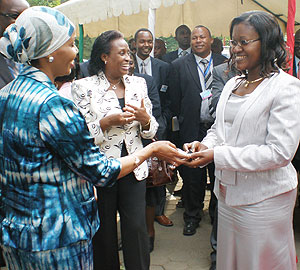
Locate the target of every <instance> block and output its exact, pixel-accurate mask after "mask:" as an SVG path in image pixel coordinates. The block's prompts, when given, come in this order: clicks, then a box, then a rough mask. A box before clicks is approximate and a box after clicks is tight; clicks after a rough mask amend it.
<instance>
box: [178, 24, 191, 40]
mask: <svg viewBox="0 0 300 270" xmlns="http://www.w3.org/2000/svg"><path fill="white" fill-rule="evenodd" d="M183 28H185V29H186V30H188V32H190V33H191V29H190V28H189V27H188V26H187V25H185V24H182V25H179V26H178V27H177V28H176V30H175V37H176V36H177V34H178V32H179V30H180V29H183Z"/></svg>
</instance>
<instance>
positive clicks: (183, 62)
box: [169, 53, 226, 143]
mask: <svg viewBox="0 0 300 270" xmlns="http://www.w3.org/2000/svg"><path fill="white" fill-rule="evenodd" d="M212 57H213V65H214V66H217V65H220V64H222V63H223V62H224V61H225V60H226V57H224V56H223V55H219V54H214V53H212ZM169 87H170V89H169V90H170V96H171V109H172V111H173V113H174V115H175V116H177V118H178V121H179V127H180V130H179V135H180V140H181V143H185V142H191V141H194V140H201V139H202V138H199V136H198V134H199V128H200V110H201V101H202V99H201V97H200V92H202V88H201V84H200V78H199V74H198V70H197V64H196V60H195V56H194V54H189V55H187V56H185V57H180V58H178V59H176V60H175V61H174V62H172V63H171V68H170V79H169ZM204 136H205V135H204Z"/></svg>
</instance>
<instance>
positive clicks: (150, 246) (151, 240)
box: [149, 236, 154, 253]
mask: <svg viewBox="0 0 300 270" xmlns="http://www.w3.org/2000/svg"><path fill="white" fill-rule="evenodd" d="M153 249H154V236H149V251H150V253H151V252H152V251H153Z"/></svg>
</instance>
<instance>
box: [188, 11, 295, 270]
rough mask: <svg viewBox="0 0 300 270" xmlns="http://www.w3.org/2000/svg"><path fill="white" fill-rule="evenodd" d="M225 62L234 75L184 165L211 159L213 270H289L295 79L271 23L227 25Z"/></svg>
mask: <svg viewBox="0 0 300 270" xmlns="http://www.w3.org/2000/svg"><path fill="white" fill-rule="evenodd" d="M230 36H231V39H232V40H231V41H230V43H231V50H232V61H233V62H234V63H235V66H236V68H237V69H238V70H239V71H241V73H242V76H236V77H234V78H232V79H231V80H230V81H229V82H228V83H227V84H226V85H225V87H224V90H223V92H222V94H221V97H220V100H219V103H218V107H217V111H216V121H215V123H214V125H213V126H212V128H211V129H210V130H209V131H208V134H207V136H206V137H205V138H204V139H203V141H202V142H201V143H199V142H194V143H190V144H186V145H185V149H186V150H190V151H194V152H195V153H194V154H193V161H191V162H190V166H193V167H195V166H202V165H205V164H207V163H209V162H211V161H214V163H215V166H216V171H215V174H216V184H215V189H214V192H215V193H216V196H217V197H218V200H219V211H218V218H219V224H218V250H217V269H222V270H235V269H236V270H238V269H243V270H253V269H255V270H266V269H291V270H292V269H293V270H295V269H296V268H297V267H296V254H295V244H294V236H293V228H292V217H293V208H294V203H295V199H296V193H297V191H296V187H297V175H296V171H295V169H294V167H293V166H292V164H291V160H292V158H293V156H294V154H295V152H296V149H297V146H298V143H299V138H300V120H299V117H298V116H299V114H300V90H299V89H300V81H299V80H297V79H296V78H294V77H292V76H290V75H288V74H287V73H285V72H284V71H283V70H282V68H285V66H286V62H285V59H286V51H285V44H284V39H283V35H282V32H281V30H280V27H279V25H278V23H277V21H276V19H275V18H274V17H273V16H272V15H270V14H268V13H266V12H262V11H251V12H246V13H244V14H242V15H240V16H239V17H237V18H235V19H233V21H232V23H231V27H230Z"/></svg>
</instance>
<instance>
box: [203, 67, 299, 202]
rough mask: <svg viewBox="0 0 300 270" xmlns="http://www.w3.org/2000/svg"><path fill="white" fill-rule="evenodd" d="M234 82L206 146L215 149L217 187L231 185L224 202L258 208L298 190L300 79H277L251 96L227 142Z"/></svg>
mask: <svg viewBox="0 0 300 270" xmlns="http://www.w3.org/2000/svg"><path fill="white" fill-rule="evenodd" d="M237 82H238V77H234V78H232V79H231V80H229V81H228V82H227V84H226V85H225V87H224V90H223V92H222V94H221V97H220V100H219V103H218V106H217V111H216V120H215V123H214V125H213V126H212V128H211V129H210V130H209V131H208V134H207V136H206V137H205V138H204V139H203V141H202V143H203V144H205V145H206V146H207V147H208V148H214V162H215V166H216V172H215V174H216V184H215V190H214V192H215V193H216V195H217V196H218V195H219V182H220V181H221V183H222V184H225V185H227V190H226V198H225V203H226V204H228V205H232V206H235V205H246V204H253V203H257V202H260V201H262V200H265V199H267V198H271V197H273V196H276V195H279V194H282V193H285V192H288V191H290V190H292V189H294V188H296V187H297V174H296V171H295V169H294V167H293V166H292V164H291V160H292V158H293V156H294V154H295V152H296V150H297V146H298V143H299V138H300V80H297V79H296V78H294V77H292V76H290V75H288V74H286V73H285V72H284V71H282V70H280V73H278V74H277V73H276V74H274V75H273V76H272V77H271V78H268V79H264V81H263V82H262V83H261V84H260V85H259V86H258V87H257V88H256V89H255V90H254V91H253V92H252V93H251V95H250V96H249V97H248V98H247V100H246V101H245V103H244V104H243V105H242V107H241V108H240V110H239V111H238V113H237V115H236V117H235V119H234V122H233V125H232V127H231V129H230V131H229V133H228V136H227V138H228V139H227V141H226V140H225V126H224V111H225V107H226V104H227V101H228V98H229V96H230V94H231V93H232V90H233V89H234V86H235V85H236V84H237Z"/></svg>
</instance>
